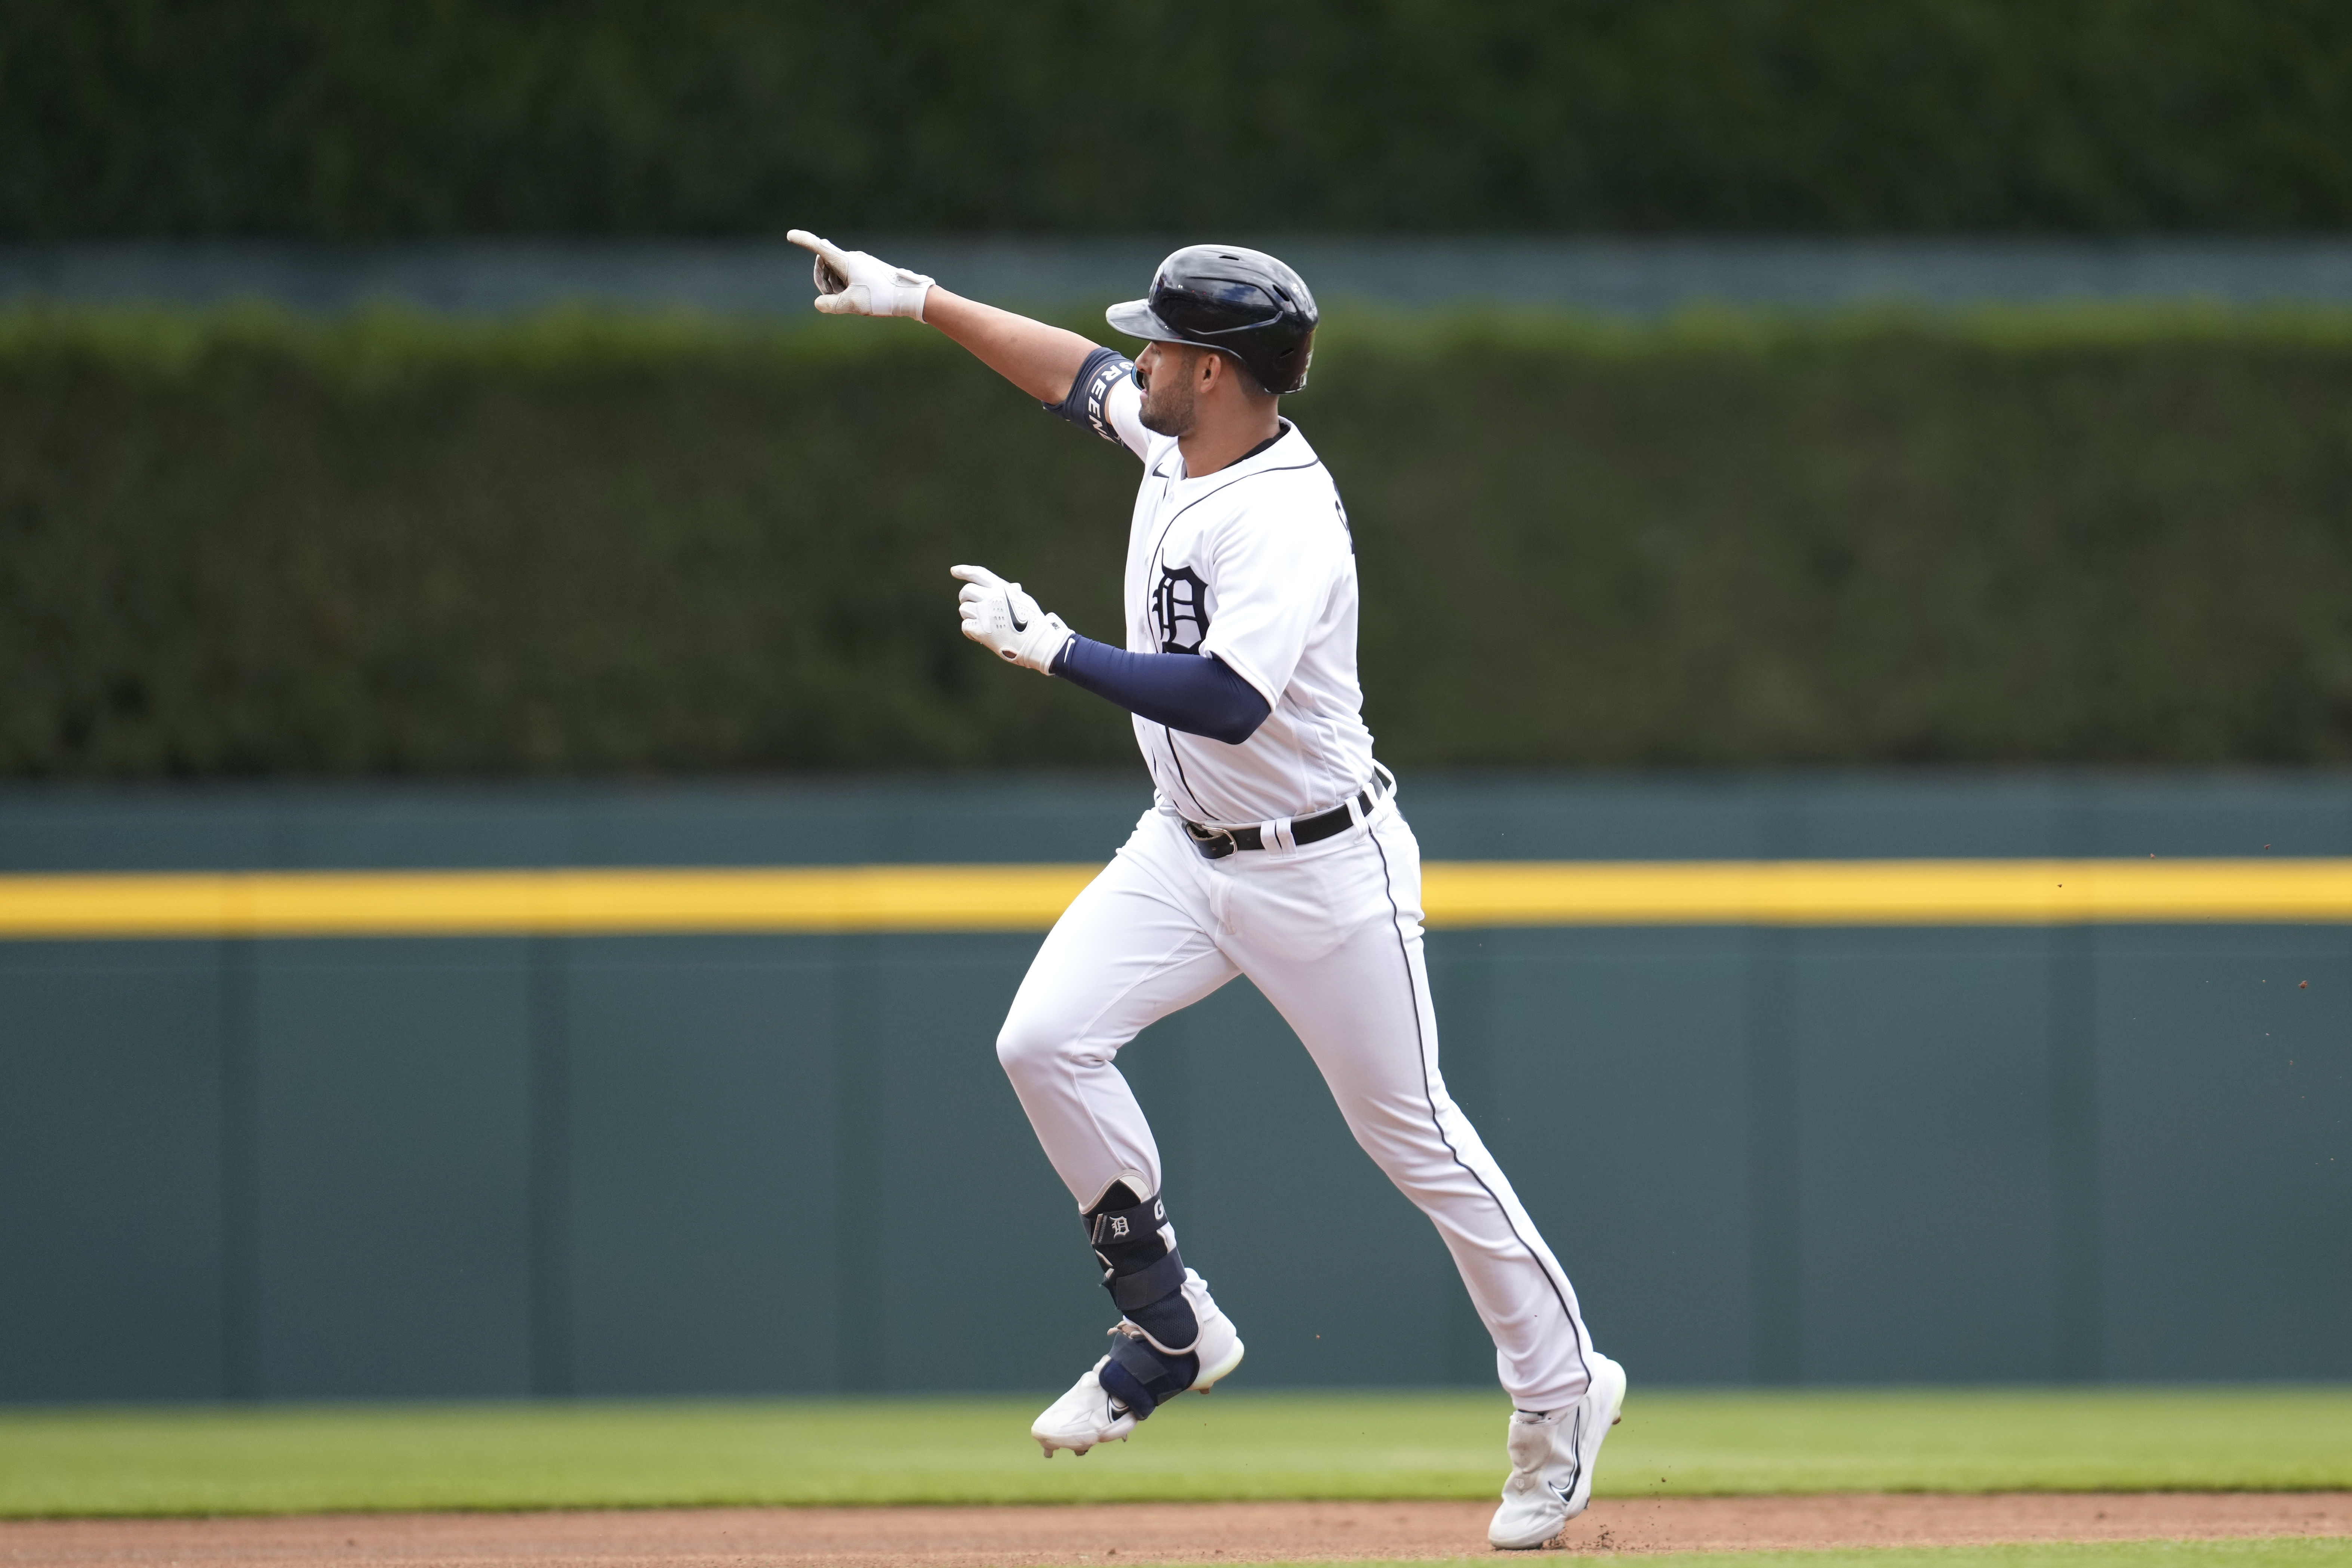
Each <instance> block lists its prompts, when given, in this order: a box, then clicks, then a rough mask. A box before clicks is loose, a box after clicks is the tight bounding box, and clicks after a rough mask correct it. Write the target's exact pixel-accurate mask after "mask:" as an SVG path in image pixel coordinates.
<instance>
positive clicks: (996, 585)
mask: <svg viewBox="0 0 2352 1568" xmlns="http://www.w3.org/2000/svg"><path fill="white" fill-rule="evenodd" d="M950 576H954V577H957V578H961V580H962V582H963V590H962V592H961V593H959V594H958V595H956V602H957V610H958V613H959V614H961V616H963V635H964V636H966V637H970V638H971V640H972V641H974V642H976V643H978V644H980V645H981V647H984V648H987V649H988V650H989V651H990V652H992V653H993V654H995V655H996V656H997V657H998V658H1002V659H1003V660H1005V661H1006V662H1007V663H1011V664H1017V665H1019V666H1021V668H1024V669H1034V670H1035V671H1037V673H1038V674H1040V675H1045V674H1049V673H1051V672H1052V670H1053V668H1054V656H1055V654H1057V653H1060V652H1061V651H1062V645H1063V644H1064V643H1066V642H1068V641H1069V640H1070V638H1071V637H1073V636H1074V635H1076V634H1074V633H1073V632H1072V631H1071V630H1070V628H1069V627H1068V626H1064V625H1063V624H1062V617H1061V616H1049V615H1047V614H1046V613H1045V611H1044V610H1041V609H1039V608H1038V607H1037V601H1036V600H1034V599H1033V598H1031V597H1030V596H1029V595H1028V594H1027V593H1026V592H1025V591H1024V589H1023V588H1022V586H1021V584H1018V583H1008V582H1006V581H1005V580H1004V579H1003V578H1002V577H1000V576H998V575H997V574H995V573H993V572H991V571H990V570H989V569H988V568H987V567H985V566H958V567H955V568H953V569H952V570H951V571H950Z"/></svg>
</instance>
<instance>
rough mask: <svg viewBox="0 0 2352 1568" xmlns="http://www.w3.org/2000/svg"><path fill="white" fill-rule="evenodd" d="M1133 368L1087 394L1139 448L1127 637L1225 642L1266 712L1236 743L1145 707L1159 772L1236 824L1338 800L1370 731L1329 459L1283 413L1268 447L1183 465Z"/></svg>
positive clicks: (1141, 641)
mask: <svg viewBox="0 0 2352 1568" xmlns="http://www.w3.org/2000/svg"><path fill="white" fill-rule="evenodd" d="M1122 364H1123V362H1122ZM1107 368H1108V367H1107ZM1131 368H1132V367H1125V368H1123V369H1122V370H1121V371H1120V372H1119V373H1118V374H1117V375H1116V378H1115V379H1113V378H1112V377H1110V376H1104V377H1101V378H1099V379H1098V380H1097V385H1096V387H1095V388H1090V389H1089V394H1090V395H1089V396H1088V399H1087V401H1088V404H1089V407H1088V410H1087V412H1088V414H1089V415H1090V416H1092V418H1093V421H1094V424H1095V427H1096V429H1097V430H1098V431H1103V432H1104V433H1105V434H1108V435H1112V436H1115V437H1117V439H1118V441H1119V442H1120V443H1121V444H1123V445H1124V446H1126V447H1128V448H1129V450H1130V451H1132V452H1134V453H1135V455H1136V456H1138V457H1139V458H1142V459H1143V484H1142V486H1141V488H1140V489H1138V490H1137V492H1136V497H1135V519H1134V522H1133V524H1132V526H1131V529H1130V531H1129V534H1128V544H1127V595H1126V605H1127V647H1128V650H1129V652H1131V653H1198V654H1211V655H1214V656H1215V657H1216V658H1220V659H1223V661H1224V662H1225V664H1226V666H1227V667H1228V668H1231V669H1232V670H1233V672H1234V674H1236V675H1238V676H1240V677H1241V678H1242V679H1244V680H1246V681H1248V682H1249V683H1250V684H1251V685H1252V686H1254V687H1255V688H1256V689H1257V692H1258V695H1259V696H1261V697H1263V698H1265V700H1266V706H1267V708H1268V709H1269V711H1268V713H1267V715H1266V719H1265V723H1263V724H1261V725H1259V726H1258V728H1257V729H1256V731H1255V732H1254V733H1252V734H1251V736H1250V737H1249V739H1248V740H1246V741H1244V742H1242V743H1241V744H1240V745H1238V746H1229V745H1226V744H1225V743H1224V742H1222V741H1212V740H1210V739H1208V738H1207V737H1205V736H1202V735H1191V734H1186V733H1183V732H1182V731H1176V730H1171V729H1170V728H1169V727H1168V726H1167V725H1165V724H1156V723H1153V722H1151V721H1149V720H1145V719H1142V718H1138V719H1136V721H1135V739H1136V742H1137V744H1138V745H1139V746H1141V747H1142V749H1143V760H1144V763H1145V764H1146V765H1147V766H1149V767H1150V770H1151V778H1152V782H1153V783H1154V784H1156V785H1158V786H1159V792H1160V799H1161V800H1162V801H1163V802H1165V803H1166V804H1168V805H1171V806H1173V807H1174V808H1175V809H1176V810H1177V811H1179V812H1181V813H1182V814H1183V815H1184V816H1188V817H1191V818H1192V820H1193V821H1195V822H1207V823H1215V824H1220V825H1223V826H1244V825H1247V824H1251V823H1265V822H1272V821H1275V820H1276V819H1278V818H1282V817H1288V816H1308V815H1311V814H1313V813H1315V812H1318V811H1322V810H1324V809H1326V808H1328V807H1330V806H1333V805H1338V804H1339V802H1341V801H1343V800H1346V799H1347V798H1348V797H1349V796H1350V795H1354V794H1356V793H1357V792H1358V791H1359V790H1360V789H1362V788H1363V787H1364V786H1365V785H1366V784H1370V782H1371V779H1372V732H1371V731H1370V730H1368V729H1366V728H1365V727H1364V719H1363V706H1364V693H1363V688H1362V687H1361V686H1360V685H1359V684H1358V682H1357V679H1356V615H1357V595H1356V552H1355V543H1354V541H1353V540H1352V539H1350V537H1349V532H1348V513H1347V509H1346V508H1344V507H1342V506H1341V505H1340V504H1339V489H1337V487H1335V486H1334V485H1333V484H1332V482H1331V475H1330V471H1329V470H1328V469H1327V468H1324V466H1323V460H1322V459H1321V458H1318V457H1317V456H1316V455H1315V448H1313V447H1309V446H1308V445H1307V437H1305V436H1303V435H1301V434H1300V433H1299V430H1298V427H1297V426H1295V425H1293V424H1291V423H1290V422H1289V421H1288V420H1284V421H1283V425H1282V434H1281V435H1280V436H1279V437H1276V440H1275V442H1274V443H1273V445H1271V446H1269V447H1264V448H1263V449H1261V450H1259V451H1257V452H1255V453H1253V454H1252V455H1251V456H1250V457H1248V458H1244V460H1242V461H1241V462H1238V463H1235V464H1233V465H1232V466H1231V467H1228V468H1220V469H1218V470H1217V471H1216V472H1215V473H1213V474H1208V475H1204V476H1203V477H1202V478H1200V479H1190V478H1187V477H1186V476H1185V473H1184V455H1183V453H1182V452H1181V450H1180V449H1179V448H1178V447H1177V444H1176V438H1175V437H1172V436H1155V435H1153V434H1152V433H1151V432H1150V431H1149V430H1146V429H1145V428H1144V427H1143V422H1142V418H1141V412H1142V405H1143V395H1142V393H1141V392H1140V391H1139V390H1138V389H1137V387H1136V384H1135V381H1134V378H1133V376H1132V374H1129V372H1131ZM1097 399H1098V400H1099V401H1097Z"/></svg>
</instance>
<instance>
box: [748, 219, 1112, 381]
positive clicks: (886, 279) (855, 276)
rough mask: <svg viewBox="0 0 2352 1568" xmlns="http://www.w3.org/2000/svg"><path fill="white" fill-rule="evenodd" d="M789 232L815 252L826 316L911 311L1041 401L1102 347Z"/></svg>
mask: <svg viewBox="0 0 2352 1568" xmlns="http://www.w3.org/2000/svg"><path fill="white" fill-rule="evenodd" d="M785 238H787V239H789V240H791V241H792V242H793V244H794V245H797V246H799V247H802V248H803V249H804V250H807V251H810V252H812V253H813V254H814V256H815V257H816V289H817V297H816V308H817V309H818V310H822V311H824V313H825V314H826V315H828V316H911V317H913V318H914V319H915V320H916V321H921V322H923V323H925V324H926V325H929V326H932V327H936V328H938V329H939V330H940V331H942V332H945V333H946V334H947V335H948V336H949V337H950V338H953V339H954V340H955V341H956V342H959V343H961V344H962V345H963V346H964V347H965V348H966V349H968V350H970V351H971V354H972V357H973V358H975V359H977V360H979V361H980V363H982V364H984V365H986V366H988V368H989V369H991V370H992V371H994V372H995V373H996V374H999V375H1001V376H1003V378H1004V379H1005V380H1007V381H1009V382H1011V383H1012V384H1013V385H1015V386H1017V387H1019V388H1020V389H1021V390H1022V391H1024V392H1025V393H1027V394H1028V395H1030V396H1032V397H1034V398H1035V399H1037V401H1038V402H1040V403H1047V404H1058V403H1061V402H1062V401H1063V400H1065V399H1066V398H1067V397H1068V396H1069V395H1070V386H1071V384H1072V383H1073V382H1075V381H1076V380H1077V376H1078V369H1079V367H1080V366H1082V365H1083V364H1085V363H1086V362H1087V355H1089V354H1091V353H1094V352H1095V349H1096V347H1097V345H1096V344H1094V343H1091V342H1087V340H1086V339H1084V338H1082V337H1080V336H1078V334H1077V333H1076V332H1072V331H1064V330H1063V329H1062V328H1060V327H1049V326H1047V325H1046V324H1045V322H1043V321H1031V320H1030V319H1029V318H1028V317H1026V316H1016V315H1014V314H1013V312H1012V311H1010V310H998V309H997V308H996V307H995V306H993V305H983V304H982V303H981V302H980V301H979V300H967V299H964V298H963V297H962V296H961V295H957V294H951V293H950V292H949V291H948V290H947V289H942V288H940V286H939V284H938V283H936V282H934V281H933V280H932V279H929V278H927V277H925V276H924V275H923V274H921V273H919V272H909V271H908V270H907V268H903V267H893V266H891V265H890V264H889V263H888V262H887V261H882V260H879V259H877V258H875V257H872V256H868V255H867V254H866V252H864V251H862V250H844V249H842V248H841V247H839V246H837V245H835V244H834V243H833V242H832V241H831V240H829V239H822V238H819V237H817V236H815V235H814V234H811V233H809V231H808V230H806V229H804V228H796V229H793V231H792V232H791V233H789V234H787V235H786V236H785Z"/></svg>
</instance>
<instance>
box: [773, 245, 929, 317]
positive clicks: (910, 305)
mask: <svg viewBox="0 0 2352 1568" xmlns="http://www.w3.org/2000/svg"><path fill="white" fill-rule="evenodd" d="M784 237H785V238H786V239H789V240H791V241H792V242H793V244H794V245H797V246H799V247H801V248H802V249H803V250H808V251H814V252H815V254H816V266H815V272H816V308H817V309H818V310H822V311H824V313H825V314H826V315H828V316H912V317H914V318H915V320H917V321H921V320H922V319H923V297H924V296H925V295H927V294H929V292H930V291H931V279H929V278H926V277H924V276H923V275H922V274H921V273H919V272H909V271H908V270H907V269H906V268H903V267H893V266H891V265H890V264H889V263H888V262H887V261H883V260H880V259H878V258H875V257H871V256H868V255H866V252H864V251H862V250H844V249H842V248H841V247H839V246H837V245H835V244H834V243H833V241H831V240H829V239H824V238H820V237H818V236H816V235H814V234H811V233H810V232H809V231H808V230H806V229H804V228H796V229H793V231H792V232H791V233H789V234H787V235H785V236H784Z"/></svg>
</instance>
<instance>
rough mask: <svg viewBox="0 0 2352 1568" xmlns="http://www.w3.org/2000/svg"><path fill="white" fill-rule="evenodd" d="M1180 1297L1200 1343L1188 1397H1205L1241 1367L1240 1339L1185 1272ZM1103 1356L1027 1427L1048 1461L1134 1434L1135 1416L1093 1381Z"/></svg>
mask: <svg viewBox="0 0 2352 1568" xmlns="http://www.w3.org/2000/svg"><path fill="white" fill-rule="evenodd" d="M1184 1293H1185V1294H1186V1295H1187V1296H1189V1297H1191V1298H1192V1315H1193V1317H1194V1318H1195V1319H1196V1320H1197V1321H1199V1323H1200V1325H1201V1338H1200V1340H1199V1342H1197V1344H1196V1345H1195V1347H1194V1352H1193V1353H1195V1354H1197V1355H1198V1356H1199V1357H1200V1358H1201V1375H1200V1376H1198V1377H1196V1378H1194V1379H1193V1380H1192V1386H1191V1387H1190V1388H1189V1389H1187V1390H1185V1392H1186V1393H1188V1394H1206V1393H1208V1392H1209V1390H1210V1389H1211V1388H1213V1387H1214V1386H1216V1384H1217V1383H1218V1381H1219V1380H1220V1379H1222V1378H1224V1377H1226V1376H1229V1375H1230V1374H1231V1373H1232V1372H1233V1370H1234V1368H1235V1367H1237V1366H1239V1365H1241V1364H1242V1350H1243V1346H1242V1337H1241V1335H1240V1334H1239V1333H1237V1332H1236V1331H1234V1321H1233V1320H1232V1319H1231V1318H1228V1317H1226V1316H1225V1315H1224V1313H1223V1312H1222V1311H1220V1310H1218V1308H1217V1304H1216V1302H1215V1301H1213V1300H1211V1299H1210V1297H1209V1290H1208V1287H1207V1286H1205V1285H1203V1284H1202V1283H1201V1277H1200V1276H1199V1275H1198V1274H1195V1273H1193V1272H1192V1270H1191V1269H1186V1270H1185V1272H1184ZM1111 1332H1112V1333H1114V1334H1120V1333H1124V1334H1133V1335H1136V1336H1137V1337H1141V1336H1142V1333H1143V1331H1142V1330H1140V1329H1139V1328H1137V1327H1136V1326H1135V1325H1134V1324H1132V1323H1129V1322H1128V1321H1124V1320H1121V1321H1120V1322H1119V1325H1118V1327H1117V1328H1115V1329H1113V1330H1111ZM1108 1360H1110V1357H1108V1356H1104V1357H1102V1358H1100V1359H1099V1360H1097V1362H1096V1363H1095V1364H1094V1365H1092V1366H1090V1367H1088V1368H1087V1371H1086V1373H1085V1375H1084V1376H1082V1377H1080V1378H1079V1379H1078V1381H1077V1382H1076V1383H1074V1384H1071V1385H1070V1391H1069V1392H1068V1393H1067V1394H1063V1395H1062V1397H1061V1398H1059V1399H1056V1400H1055V1401H1054V1403H1053V1404H1051V1405H1047V1406H1045V1411H1044V1412H1043V1413H1042V1414H1041V1415H1039V1416H1038V1417H1037V1419H1036V1420H1035V1421H1034V1422H1032V1423H1030V1426H1029V1436H1032V1437H1034V1438H1036V1439H1037V1442H1038V1445H1039V1447H1043V1448H1044V1449H1045V1458H1049V1459H1050V1458H1053V1457H1054V1450H1055V1449H1056V1448H1067V1449H1069V1450H1070V1451H1071V1452H1072V1453H1074V1454H1083V1453H1085V1452H1086V1451H1087V1449H1089V1448H1091V1447H1094V1446H1095V1445H1096V1444H1097V1443H1123V1442H1125V1441H1127V1436H1128V1434H1129V1433H1130V1432H1132V1431H1134V1430H1135V1419H1136V1418H1135V1415H1134V1414H1133V1413H1132V1412H1131V1411H1129V1409H1128V1408H1127V1406H1125V1405H1121V1404H1119V1403H1118V1401H1117V1400H1115V1399H1113V1398H1112V1397H1111V1396H1110V1395H1109V1394H1108V1393H1107V1392H1105V1391H1104V1388H1103V1385H1102V1383H1101V1380H1100V1379H1099V1378H1098V1377H1097V1373H1100V1372H1101V1371H1102V1369H1103V1363H1104V1362H1107V1361H1108Z"/></svg>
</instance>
